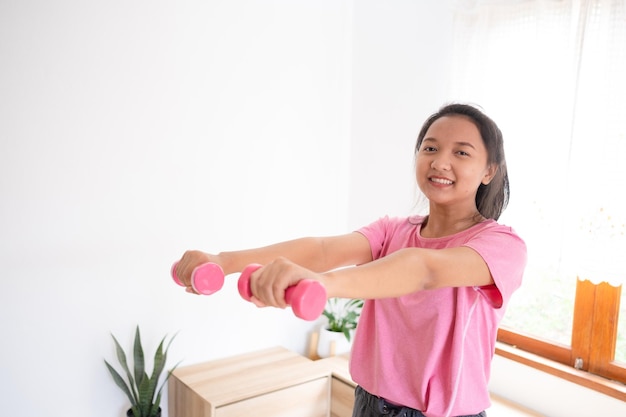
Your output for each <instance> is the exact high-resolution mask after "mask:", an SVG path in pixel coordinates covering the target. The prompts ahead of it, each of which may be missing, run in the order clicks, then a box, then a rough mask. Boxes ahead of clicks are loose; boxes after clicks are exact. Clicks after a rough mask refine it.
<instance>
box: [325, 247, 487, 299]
mask: <svg viewBox="0 0 626 417" xmlns="http://www.w3.org/2000/svg"><path fill="white" fill-rule="evenodd" d="M319 280H320V281H321V282H322V284H323V285H324V286H325V287H326V290H327V292H328V296H329V297H346V298H366V299H374V298H387V297H399V296H402V295H406V294H410V293H413V292H416V291H423V290H431V289H435V288H443V287H469V286H484V285H489V284H493V283H494V281H493V278H492V276H491V273H490V271H489V267H488V266H487V263H486V262H485V260H484V259H483V258H482V257H481V256H480V255H479V254H478V252H476V251H475V250H474V249H471V248H469V247H465V246H461V247H456V248H449V249H423V248H406V249H401V250H399V251H397V252H394V253H391V254H389V255H387V256H385V257H382V258H380V259H377V260H375V261H372V262H369V263H366V264H363V265H360V266H357V267H354V268H346V269H341V270H337V271H331V272H328V273H325V274H322V275H321V276H320V277H319Z"/></svg>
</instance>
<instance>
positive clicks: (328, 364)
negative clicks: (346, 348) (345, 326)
mask: <svg viewBox="0 0 626 417" xmlns="http://www.w3.org/2000/svg"><path fill="white" fill-rule="evenodd" d="M319 362H320V364H321V365H323V366H324V367H325V368H326V369H328V371H329V373H330V376H331V382H330V392H331V394H330V416H331V417H351V416H352V408H353V407H354V389H355V388H356V384H355V383H354V381H352V378H350V373H349V371H348V357H347V356H345V355H342V356H333V357H330V358H327V359H322V360H320V361H319Z"/></svg>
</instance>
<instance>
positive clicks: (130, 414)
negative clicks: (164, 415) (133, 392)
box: [126, 407, 161, 417]
mask: <svg viewBox="0 0 626 417" xmlns="http://www.w3.org/2000/svg"><path fill="white" fill-rule="evenodd" d="M126 417H135V415H134V414H133V409H132V408H129V409H128V411H126ZM156 417H161V407H159V409H158V410H157V413H156Z"/></svg>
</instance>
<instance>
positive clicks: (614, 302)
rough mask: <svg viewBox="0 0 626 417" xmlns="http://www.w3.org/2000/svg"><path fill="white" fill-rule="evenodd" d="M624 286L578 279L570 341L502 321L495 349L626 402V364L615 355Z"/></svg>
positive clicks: (510, 357)
mask: <svg viewBox="0 0 626 417" xmlns="http://www.w3.org/2000/svg"><path fill="white" fill-rule="evenodd" d="M621 290H622V286H617V287H614V286H612V285H610V284H608V283H606V282H601V283H599V284H594V283H592V282H591V281H588V280H585V281H581V280H578V281H577V283H576V296H575V301H574V318H573V323H572V342H571V346H567V345H563V344H560V343H556V342H553V341H550V340H547V339H544V338H540V337H537V336H534V335H530V334H526V333H523V332H519V331H516V330H515V329H513V328H510V327H507V326H501V327H500V329H499V330H498V339H497V340H498V342H499V343H498V347H497V348H496V353H497V354H499V355H501V356H503V357H507V358H509V359H512V360H515V361H517V362H521V363H524V364H526V365H529V366H532V367H533V368H536V369H539V370H543V371H545V372H548V373H550V374H553V375H556V376H559V377H562V378H564V379H566V380H568V381H571V382H574V383H577V384H579V385H583V386H585V387H587V388H591V389H594V390H596V391H600V392H602V393H604V394H607V395H609V396H611V397H614V398H617V399H619V400H622V401H626V364H625V363H621V362H617V361H615V360H614V358H615V347H616V342H617V322H618V319H619V307H620V296H621ZM592 347H593V349H592Z"/></svg>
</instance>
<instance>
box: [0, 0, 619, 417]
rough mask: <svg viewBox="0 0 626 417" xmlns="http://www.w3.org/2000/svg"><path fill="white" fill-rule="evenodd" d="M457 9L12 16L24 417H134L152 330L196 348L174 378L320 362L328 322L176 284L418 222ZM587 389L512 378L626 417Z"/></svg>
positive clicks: (79, 9)
mask: <svg viewBox="0 0 626 417" xmlns="http://www.w3.org/2000/svg"><path fill="white" fill-rule="evenodd" d="M451 1H452V0H448V1H445V2H430V1H427V0H420V1H414V0H393V1H385V2H382V1H378V0H359V1H358V2H353V1H351V0H316V1H292V0H282V1H280V0H256V1H252V0H248V1H244V0H221V1H217V0H208V1H206V0H205V1H192V0H180V1H177V2H168V1H139V0H130V1H120V0H114V1H109V2H99V3H96V2H81V1H71V0H58V1H56V2H46V1H41V0H40V1H35V0H30V1H29V0H24V1H20V2H8V1H4V2H0V198H1V200H0V266H1V267H2V270H3V272H4V280H3V282H4V284H5V285H4V289H3V291H2V292H0V329H1V330H2V343H1V344H0V399H1V400H2V401H1V403H2V404H1V405H0V409H1V410H2V414H3V415H5V414H6V415H11V416H17V417H30V416H33V415H38V414H43V413H46V414H47V415H49V416H78V415H85V414H88V415H91V416H95V417H99V416H102V417H104V416H121V415H123V414H124V411H125V406H126V404H127V402H126V400H125V399H124V397H123V396H122V394H121V393H120V392H119V391H118V389H117V388H116V387H115V386H114V384H113V382H112V381H111V379H110V377H109V375H108V374H107V373H106V369H105V368H104V365H103V362H102V359H103V358H107V359H110V360H115V359H114V351H113V345H112V342H111V339H110V336H109V332H113V333H115V334H116V335H117V336H118V337H119V339H120V340H121V341H122V342H123V343H126V344H130V342H131V337H132V332H133V328H134V326H135V324H140V325H141V326H142V329H143V335H144V339H145V343H146V344H147V345H149V346H151V348H152V347H153V346H155V344H156V342H157V341H158V339H159V338H160V337H161V336H162V335H164V334H165V333H168V334H173V333H175V332H177V331H180V333H179V334H178V337H177V339H176V341H175V342H174V344H173V345H172V350H171V354H170V355H171V361H172V363H173V362H174V361H177V360H180V359H182V360H183V364H190V363H196V362H199V361H203V360H207V359H213V358H218V357H223V356H228V355H232V354H236V353H239V352H244V351H251V350H256V349H260V348H262V347H266V346H274V345H283V346H286V347H288V348H290V349H294V350H296V351H300V352H304V351H305V349H306V344H307V342H308V340H307V338H308V334H309V332H310V330H311V328H312V327H313V326H315V324H309V323H304V322H302V321H300V320H297V319H295V318H294V317H293V316H292V315H291V314H290V313H289V312H288V311H276V310H270V309H264V310H258V309H255V308H254V307H251V306H250V305H248V304H246V303H245V302H243V301H241V300H240V299H239V298H238V296H237V295H236V290H235V285H234V284H235V280H236V277H230V278H231V279H230V280H229V281H227V284H226V286H225V288H224V290H223V291H222V292H220V293H218V294H215V295H214V296H212V297H211V298H203V297H193V296H190V295H188V294H185V293H184V292H182V291H180V290H179V289H178V288H177V287H175V286H174V285H173V284H172V282H171V281H170V278H169V275H168V272H169V268H170V265H171V263H172V262H173V261H174V260H176V258H177V257H179V256H180V254H181V253H182V251H184V250H185V249H188V248H200V249H205V250H207V251H219V250H227V249H234V248H240V247H247V246H253V245H258V244H264V243H269V242H273V241H276V240H279V239H286V238H291V237H296V236H301V235H309V234H326V233H338V232H344V231H346V230H351V229H352V228H355V227H359V226H361V225H363V224H365V223H368V222H370V221H372V220H374V219H375V218H376V217H378V216H381V215H384V214H405V213H407V212H409V211H410V210H411V209H412V206H413V203H414V179H413V159H412V150H413V146H414V141H415V138H416V136H417V132H418V130H419V128H420V126H421V123H422V121H423V120H424V119H425V117H426V116H427V115H428V114H430V113H431V112H432V111H434V110H435V109H436V108H437V107H438V106H439V105H440V104H442V103H443V102H444V101H447V100H449V99H451V98H450V97H446V95H445V94H446V93H445V82H446V74H447V68H448V62H449V56H448V52H447V51H448V50H449V48H448V46H449V43H450V34H451V28H452V17H451V14H450V10H449V9H448V6H447V5H448V3H450V2H451ZM506 380H509V381H517V382H519V383H520V384H521V385H522V386H524V387H527V386H532V385H535V386H536V385H537V382H538V381H539V382H540V384H541V386H542V389H544V390H545V391H546V392H548V391H550V390H552V391H555V392H558V393H559V395H558V397H557V398H558V401H560V402H563V403H564V402H568V403H569V408H568V411H567V412H568V413H569V414H565V413H563V414H559V413H558V412H553V410H554V409H558V403H557V406H556V407H555V405H554V404H553V400H552V398H551V397H536V398H533V397H532V396H531V397H528V396H524V395H523V394H521V392H522V390H520V389H519V388H517V387H518V385H515V386H513V387H511V386H509V385H507V384H505V382H506ZM570 385H571V384H569V385H568V383H565V382H563V381H560V380H557V379H549V378H548V379H546V378H545V377H543V376H542V375H537V373H536V372H535V373H533V372H527V368H524V367H519V366H517V367H516V366H515V365H514V366H508V364H507V362H502V360H498V358H497V360H496V362H495V365H494V380H493V381H492V389H493V390H494V391H496V392H498V393H499V394H500V395H503V396H505V397H508V398H511V399H513V400H518V401H520V402H525V403H526V404H528V403H529V402H533V404H528V405H530V406H533V408H536V409H539V410H543V411H544V412H546V413H547V415H550V416H554V417H559V416H561V415H562V416H565V415H568V416H577V415H584V413H582V412H581V413H577V412H576V411H573V412H570V411H569V409H571V408H573V409H574V410H575V409H576V404H577V401H579V399H580V401H590V402H591V403H594V404H596V406H597V407H600V409H602V410H609V412H605V413H604V415H612V414H611V413H610V410H615V407H616V406H615V403H616V402H615V400H612V399H608V400H607V399H606V398H605V397H604V396H602V395H600V394H595V393H593V392H590V391H588V390H586V391H585V394H586V395H585V396H580V395H578V394H579V390H580V388H578V390H572V389H571V387H570ZM523 391H524V392H527V391H526V390H523ZM568 395H569V396H570V397H569V398H568ZM164 405H165V404H164ZM606 407H608V408H606ZM579 408H580V409H581V410H584V409H585V408H584V407H582V406H581V407H579ZM619 410H621V409H619ZM619 410H618V411H619ZM620 413H621V411H620ZM620 413H618V414H615V415H620ZM166 415H167V414H166V413H165V416H166Z"/></svg>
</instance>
